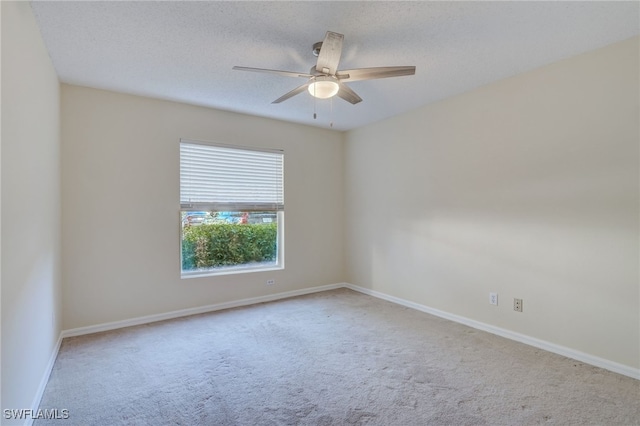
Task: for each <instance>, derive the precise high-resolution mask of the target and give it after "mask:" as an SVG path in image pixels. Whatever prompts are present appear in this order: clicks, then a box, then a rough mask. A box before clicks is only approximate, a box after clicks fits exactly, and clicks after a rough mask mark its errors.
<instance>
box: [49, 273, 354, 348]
mask: <svg viewBox="0 0 640 426" xmlns="http://www.w3.org/2000/svg"><path fill="white" fill-rule="evenodd" d="M342 287H345V284H344V283H338V284H328V285H323V286H318V287H310V288H304V289H301V290H292V291H285V292H283V293H276V294H269V295H266V296H258V297H251V298H248V299H240V300H234V301H231V302H223V303H216V304H213V305H207V306H199V307H197V308H187V309H180V310H177V311H171V312H166V313H163V314H155V315H147V316H144V317H137V318H131V319H127V320H122V321H114V322H108V323H104V324H97V325H90V326H87V327H79V328H72V329H69V330H64V331H63V332H62V337H63V338H64V337H72V336H82V335H84V334H91V333H98V332H101V331H109V330H115V329H118V328H124V327H131V326H134V325H141V324H149V323H152V322H157V321H164V320H168V319H173V318H180V317H186V316H189V315H197V314H204V313H207V312H214V311H219V310H222V309H230V308H238V307H240V306H247V305H255V304H256V303H264V302H271V301H274V300H280V299H287V298H289V297H295V296H302V295H305V294H311V293H317V292H320V291H327V290H334V289H336V288H342Z"/></svg>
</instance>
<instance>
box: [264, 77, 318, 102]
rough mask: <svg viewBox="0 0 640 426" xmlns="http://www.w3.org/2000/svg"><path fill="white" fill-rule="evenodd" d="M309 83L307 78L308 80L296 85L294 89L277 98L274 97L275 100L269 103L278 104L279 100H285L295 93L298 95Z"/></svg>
mask: <svg viewBox="0 0 640 426" xmlns="http://www.w3.org/2000/svg"><path fill="white" fill-rule="evenodd" d="M309 84H311V80H309V81H308V82H306V83H305V84H303V85H302V86H298V87H296V88H295V89H293V90H292V91H290V92H287V93H285V94H284V95H282V96H280V97H279V98H278V99H276V100H275V101H273V102H271V103H272V104H279V103H280V102H283V101H286V100H287V99H289V98H292V97H294V96H295V95H299V94H300V93H302V92H304V91H305V90H307V87H309Z"/></svg>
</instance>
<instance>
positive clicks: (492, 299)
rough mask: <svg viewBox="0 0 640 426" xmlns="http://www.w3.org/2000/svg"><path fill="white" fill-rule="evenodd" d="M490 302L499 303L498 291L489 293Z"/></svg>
mask: <svg viewBox="0 0 640 426" xmlns="http://www.w3.org/2000/svg"><path fill="white" fill-rule="evenodd" d="M489 303H491V304H492V305H497V304H498V293H489Z"/></svg>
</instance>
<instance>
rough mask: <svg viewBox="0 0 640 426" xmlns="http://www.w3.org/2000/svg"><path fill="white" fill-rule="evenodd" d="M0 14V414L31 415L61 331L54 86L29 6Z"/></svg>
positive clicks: (8, 7)
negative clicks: (6, 411)
mask: <svg viewBox="0 0 640 426" xmlns="http://www.w3.org/2000/svg"><path fill="white" fill-rule="evenodd" d="M0 7H1V8H2V163H1V175H2V177H1V182H2V188H1V194H2V216H1V217H2V222H1V228H2V229H1V234H2V249H1V253H2V259H1V262H2V274H1V279H2V408H3V409H4V408H15V409H19V408H31V404H32V403H33V401H34V397H35V396H36V394H37V390H38V387H39V385H40V382H41V380H42V378H43V376H44V374H45V372H46V371H47V365H48V363H49V358H50V356H51V354H52V352H53V349H54V347H55V346H56V342H57V339H58V335H59V334H60V329H61V328H60V311H61V308H60V84H59V83H58V78H57V76H56V73H55V71H54V69H53V66H52V64H51V61H50V59H49V55H48V53H47V51H46V50H45V47H44V45H43V43H42V40H41V38H40V32H39V30H38V28H37V27H36V23H35V20H34V18H33V14H32V11H31V7H30V6H29V3H27V2H6V1H3V2H1V6H0ZM3 418H4V416H3ZM5 422H6V421H5V420H4V419H3V421H2V424H5ZM6 424H10V422H6Z"/></svg>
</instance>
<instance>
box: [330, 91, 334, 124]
mask: <svg viewBox="0 0 640 426" xmlns="http://www.w3.org/2000/svg"><path fill="white" fill-rule="evenodd" d="M334 97H335V96H332V97H331V99H330V101H331V104H330V108H331V109H330V112H329V120H330V121H329V127H331V128H333V98H334Z"/></svg>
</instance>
